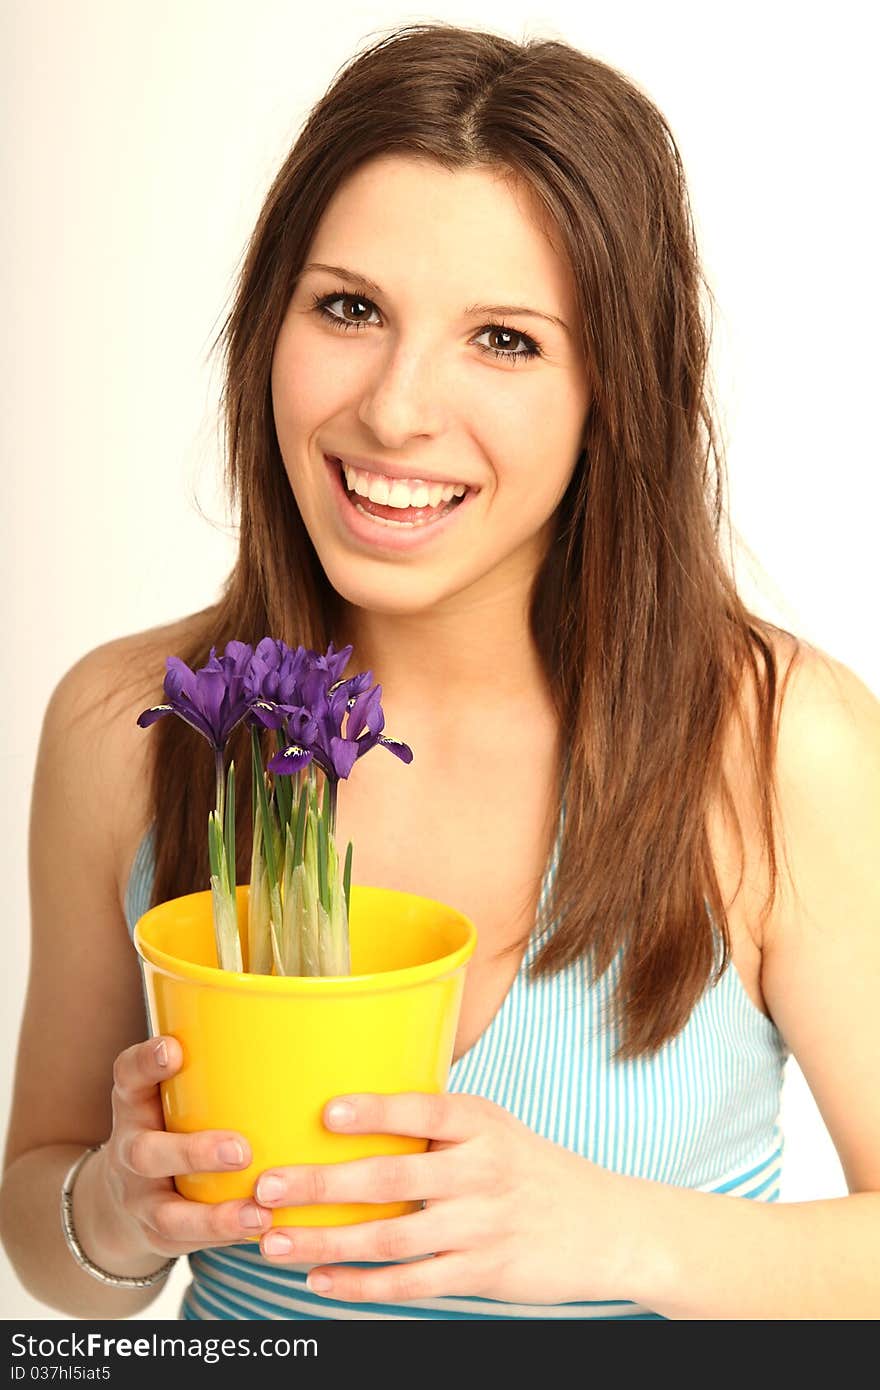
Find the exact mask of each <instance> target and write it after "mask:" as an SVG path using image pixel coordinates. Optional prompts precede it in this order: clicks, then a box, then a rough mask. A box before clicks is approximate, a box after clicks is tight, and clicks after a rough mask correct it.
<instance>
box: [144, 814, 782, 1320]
mask: <svg viewBox="0 0 880 1390" xmlns="http://www.w3.org/2000/svg"><path fill="white" fill-rule="evenodd" d="M564 814H565V812H564V808H563V811H562V819H561V820H560V826H559V831H560V834H559V836H557V840H556V844H555V846H554V850H553V854H552V855H551V859H550V863H549V864H548V867H547V871H546V873H545V876H544V882H543V885H542V890H541V897H540V900H539V904H538V912H537V920H536V925H535V930H534V932H533V934H532V939H531V940H530V942H529V944H528V947H527V949H526V952H525V955H524V957H523V960H522V963H521V966H520V969H519V972H518V974H517V976H516V979H515V980H514V983H513V985H512V986H511V989H510V991H509V993H508V995H507V996H506V998H505V1000H504V1002H503V1003H502V1005H501V1008H500V1009H499V1011H498V1013H497V1014H496V1016H495V1018H494V1019H493V1021H492V1022H491V1023H490V1025H489V1027H488V1028H487V1029H486V1031H485V1032H484V1033H483V1035H482V1036H481V1037H480V1038H479V1039H478V1040H477V1042H476V1043H475V1044H474V1046H473V1047H472V1048H470V1050H469V1051H468V1052H466V1053H465V1054H464V1055H463V1056H462V1057H460V1058H459V1059H458V1061H457V1062H455V1063H453V1065H452V1069H451V1073H450V1077H449V1082H448V1087H447V1089H448V1090H449V1091H450V1092H455V1093H465V1092H466V1093H470V1094H473V1095H480V1096H485V1097H487V1098H488V1099H489V1100H492V1101H495V1102H496V1104H498V1105H501V1106H503V1107H504V1108H505V1109H506V1110H509V1111H510V1112H511V1113H512V1114H514V1115H516V1116H517V1118H518V1119H520V1120H521V1121H522V1122H523V1123H524V1124H526V1125H528V1126H529V1127H530V1128H531V1129H533V1130H534V1131H535V1132H536V1133H538V1134H541V1135H544V1136H545V1137H546V1138H548V1139H550V1140H552V1141H554V1142H555V1143H557V1144H560V1145H562V1146H563V1147H564V1148H567V1149H570V1150H572V1151H573V1152H574V1153H578V1154H582V1155H584V1157H586V1158H588V1159H590V1160H591V1161H592V1162H594V1163H598V1164H601V1165H602V1166H603V1167H605V1168H608V1169H612V1170H613V1171H615V1172H618V1173H624V1174H629V1175H631V1176H636V1177H643V1178H650V1179H653V1180H654V1181H657V1182H664V1183H669V1184H672V1185H674V1186H679V1187H688V1188H693V1189H696V1190H698V1191H700V1192H711V1193H718V1194H723V1195H726V1196H730V1197H745V1198H750V1199H751V1200H753V1201H761V1202H773V1201H776V1200H777V1199H778V1197H779V1182H780V1173H781V1167H782V1150H783V1138H782V1133H781V1130H780V1126H779V1102H780V1093H781V1088H782V1077H783V1068H784V1065H785V1061H786V1059H787V1057H788V1055H789V1052H788V1048H787V1047H786V1045H785V1043H784V1041H783V1039H782V1037H781V1035H780V1034H779V1032H778V1030H777V1029H776V1027H775V1025H774V1024H773V1023H772V1022H771V1021H770V1020H769V1019H768V1018H766V1017H765V1015H764V1014H763V1013H761V1011H760V1010H759V1009H758V1008H756V1006H755V1005H754V1004H753V1003H752V1001H751V999H750V998H749V997H748V995H747V994H746V992H745V989H744V987H743V984H742V981H741V979H740V976H739V975H738V973H737V971H736V969H735V967H734V966H733V964H731V965H730V966H729V967H728V969H727V970H726V971H725V972H724V974H723V975H722V977H721V979H720V981H719V982H718V984H717V985H715V986H711V987H709V988H708V989H707V990H706V992H705V993H704V994H703V997H702V998H701V999H700V1001H699V1003H698V1004H697V1006H696V1008H695V1009H694V1010H693V1012H692V1014H691V1016H690V1018H689V1020H688V1022H687V1024H686V1026H685V1027H684V1029H683V1030H682V1031H681V1032H680V1033H679V1035H678V1036H677V1037H676V1038H674V1039H673V1040H672V1041H671V1042H669V1043H667V1044H666V1045H665V1046H664V1047H663V1048H661V1049H660V1051H659V1052H658V1053H657V1054H655V1056H653V1057H651V1058H647V1059H646V1058H639V1059H637V1060H635V1061H631V1062H614V1061H613V1060H612V1057H611V1054H612V1052H613V1049H614V1047H615V1046H616V1044H617V1041H618V1036H617V1033H616V1030H615V1029H614V1028H607V1027H606V1026H605V1024H604V1022H603V1011H604V1009H605V1007H606V1005H607V1002H608V1000H609V998H610V996H611V994H612V993H613V991H614V988H615V986H616V984H617V981H618V979H619V976H620V966H621V953H618V955H617V956H616V957H615V959H614V960H613V961H612V963H611V965H610V966H609V968H608V970H607V971H606V973H605V975H604V976H602V977H601V978H599V979H598V980H592V979H591V973H590V968H589V963H588V960H587V959H582V960H580V961H578V962H576V963H575V964H574V965H572V966H570V967H568V968H567V969H566V970H564V971H562V972H561V973H560V974H558V975H556V976H553V977H549V978H544V979H539V980H536V981H529V980H528V979H527V978H526V971H527V968H528V966H529V964H530V962H531V961H532V960H533V959H534V957H535V955H536V954H537V952H538V950H539V949H540V947H541V945H542V944H543V942H544V940H545V939H546V937H547V935H548V934H549V933H550V932H551V931H552V930H553V923H552V922H549V921H548V920H547V913H546V906H547V901H548V895H549V888H550V885H551V883H552V876H553V874H554V872H555V870H556V866H557V863H558V856H559V847H560V837H561V831H562V821H563V819H564ZM153 836H154V828H153V827H152V826H151V827H150V829H149V830H148V832H147V834H146V835H145V837H144V839H143V841H142V843H141V845H140V846H139V848H138V852H137V855H136V857H135V861H134V865H133V867H132V872H131V878H130V881H129V884H128V887H127V892H126V916H127V919H128V925H129V930H130V931H133V930H134V924H135V922H136V921H137V919H138V918H139V917H140V916H141V915H142V913H144V912H146V910H147V908H148V907H149V900H150V893H151V885H152V875H153V852H154V839H153ZM716 941H717V943H718V948H719V952H720V934H718V933H717V932H716ZM718 958H719V957H718V956H716V959H718ZM189 1262H190V1270H191V1273H192V1282H191V1283H190V1284H189V1286H188V1288H187V1290H186V1292H185V1294H184V1297H183V1303H182V1306H181V1310H180V1314H179V1316H180V1317H181V1318H185V1319H196V1320H200V1319H224V1318H228V1319H239V1318H241V1319H247V1318H273V1319H283V1318H293V1319H319V1318H358V1319H363V1318H392V1319H397V1320H402V1319H408V1318H454V1319H459V1320H464V1319H470V1318H539V1319H551V1318H601V1319H609V1318H637V1319H657V1318H659V1317H660V1314H658V1313H655V1312H652V1311H651V1310H650V1309H649V1308H644V1307H642V1306H640V1305H639V1304H637V1303H634V1302H632V1301H629V1300H622V1299H613V1300H608V1301H603V1302H596V1301H591V1302H577V1303H562V1304H552V1305H551V1304H514V1303H506V1302H500V1301H498V1300H494V1299H487V1298H475V1297H461V1298H454V1297H442V1298H436V1299H430V1300H424V1301H410V1302H406V1303H397V1304H377V1305H373V1304H364V1303H344V1302H340V1301H336V1300H333V1299H328V1298H322V1297H321V1296H320V1295H318V1294H312V1293H310V1292H309V1290H308V1289H307V1288H306V1286H305V1279H306V1275H307V1273H308V1271H309V1269H310V1268H311V1266H309V1265H305V1264H302V1265H289V1266H284V1267H279V1266H277V1265H271V1264H270V1263H269V1262H268V1261H266V1260H264V1259H263V1257H262V1256H261V1255H260V1253H259V1249H258V1248H257V1247H256V1246H255V1245H254V1244H251V1243H247V1242H245V1243H243V1244H241V1245H232V1246H224V1247H222V1248H214V1249H206V1250H201V1251H196V1252H194V1253H193V1254H191V1255H190V1256H189ZM352 1263H353V1264H355V1263H356V1264H360V1267H362V1268H375V1267H377V1265H378V1263H379V1262H369V1263H368V1262H352Z"/></svg>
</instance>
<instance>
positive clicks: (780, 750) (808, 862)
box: [771, 644, 880, 930]
mask: <svg viewBox="0 0 880 1390" xmlns="http://www.w3.org/2000/svg"><path fill="white" fill-rule="evenodd" d="M776 773H777V797H778V807H779V820H780V839H781V848H782V856H783V860H784V868H783V872H782V875H781V890H782V891H781V894H780V901H779V910H778V912H775V913H774V915H773V918H771V922H772V923H773V926H774V929H779V930H782V929H783V927H784V925H785V924H786V923H789V924H790V923H791V922H792V921H794V920H800V919H801V914H802V913H803V912H804V910H805V908H806V910H807V913H808V915H809V905H808V904H807V903H805V902H804V893H805V892H806V891H807V889H808V886H809V887H810V888H811V889H812V891H814V892H815V891H819V892H820V893H821V894H822V895H823V896H824V895H825V894H828V895H830V894H831V893H832V892H833V891H834V878H835V876H836V875H838V874H840V872H841V870H842V868H843V864H844V862H849V860H850V859H851V857H852V851H853V848H854V847H855V846H857V845H859V844H861V843H862V841H863V840H865V841H866V843H864V845H863V849H864V852H865V854H866V855H869V857H866V858H865V860H864V865H865V867H867V864H868V863H869V862H873V863H875V864H876V853H877V850H878V848H880V846H878V844H877V842H876V839H874V837H875V836H876V834H877V829H878V826H877V820H878V811H880V701H878V699H877V697H876V696H875V695H874V693H873V692H872V691H871V690H870V689H869V687H868V686H867V685H866V683H865V682H864V681H863V680H862V679H861V677H860V676H858V675H857V674H856V672H855V671H853V670H852V669H851V668H850V667H849V666H847V665H845V663H843V662H842V661H839V660H837V659H835V658H834V657H832V656H830V655H829V654H828V653H827V652H824V651H821V650H820V649H818V648H816V647H813V646H809V645H808V644H803V646H802V650H801V651H800V653H799V656H798V660H797V661H796V662H795V663H794V664H793V665H792V667H791V670H790V672H789V678H788V681H787V685H786V690H785V695H784V699H783V700H782V701H781V703H780V711H779V730H778V742H777V762H776ZM869 852H870V854H869ZM856 868H857V872H858V871H859V869H858V865H856ZM826 880H827V881H826ZM847 891H848V890H847V886H846V884H845V883H843V882H838V884H837V892H838V894H839V895H840V896H841V898H843V897H845V896H846V894H847Z"/></svg>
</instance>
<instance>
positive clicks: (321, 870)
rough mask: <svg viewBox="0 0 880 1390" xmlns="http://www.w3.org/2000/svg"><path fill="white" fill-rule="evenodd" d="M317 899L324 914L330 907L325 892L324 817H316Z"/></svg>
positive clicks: (325, 838) (325, 853)
mask: <svg viewBox="0 0 880 1390" xmlns="http://www.w3.org/2000/svg"><path fill="white" fill-rule="evenodd" d="M316 825H317V830H318V899H319V901H320V903H321V906H322V907H323V908H324V911H325V912H326V911H327V909H328V908H329V906H330V897H329V894H328V892H327V848H328V846H327V826H326V824H325V823H324V817H323V816H318V818H317V821H316Z"/></svg>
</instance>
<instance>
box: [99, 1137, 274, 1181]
mask: <svg viewBox="0 0 880 1390" xmlns="http://www.w3.org/2000/svg"><path fill="white" fill-rule="evenodd" d="M118 1152H119V1158H120V1162H122V1163H123V1164H125V1166H126V1167H127V1168H128V1169H130V1171H131V1172H132V1173H136V1174H137V1176H138V1177H140V1178H173V1177H176V1176H179V1175H180V1174H185V1173H230V1172H236V1171H238V1170H239V1169H241V1168H247V1166H248V1165H249V1164H250V1163H251V1161H252V1156H251V1149H250V1145H249V1144H248V1142H247V1140H246V1139H245V1138H244V1136H243V1135H241V1134H236V1133H235V1131H234V1130H227V1129H199V1130H196V1131H195V1132H194V1133H192V1134H174V1133H170V1132H169V1131H166V1130H164V1129H132V1130H130V1131H129V1132H127V1133H123V1135H122V1136H121V1137H120V1140H119V1145H118Z"/></svg>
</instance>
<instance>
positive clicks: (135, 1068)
mask: <svg viewBox="0 0 880 1390" xmlns="http://www.w3.org/2000/svg"><path fill="white" fill-rule="evenodd" d="M163 1047H164V1049H165V1051H164V1053H163V1051H162V1049H163ZM163 1058H164V1060H163ZM182 1061H183V1053H182V1050H181V1047H180V1043H179V1042H178V1041H177V1039H176V1038H165V1037H162V1038H148V1039H147V1041H146V1042H140V1043H134V1044H133V1045H132V1046H131V1047H127V1048H126V1049H125V1051H124V1052H120V1054H119V1056H118V1057H117V1058H116V1060H115V1061H114V1063H113V1088H114V1090H115V1092H116V1094H117V1096H118V1098H119V1099H120V1100H121V1101H123V1102H124V1103H125V1104H126V1105H132V1106H136V1105H140V1104H143V1102H144V1101H150V1102H152V1101H153V1100H154V1099H155V1090H156V1087H157V1086H158V1084H159V1082H160V1081H162V1080H164V1078H165V1077H168V1076H171V1075H173V1073H174V1072H176V1071H178V1070H179V1068H180V1065H181V1063H182Z"/></svg>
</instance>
